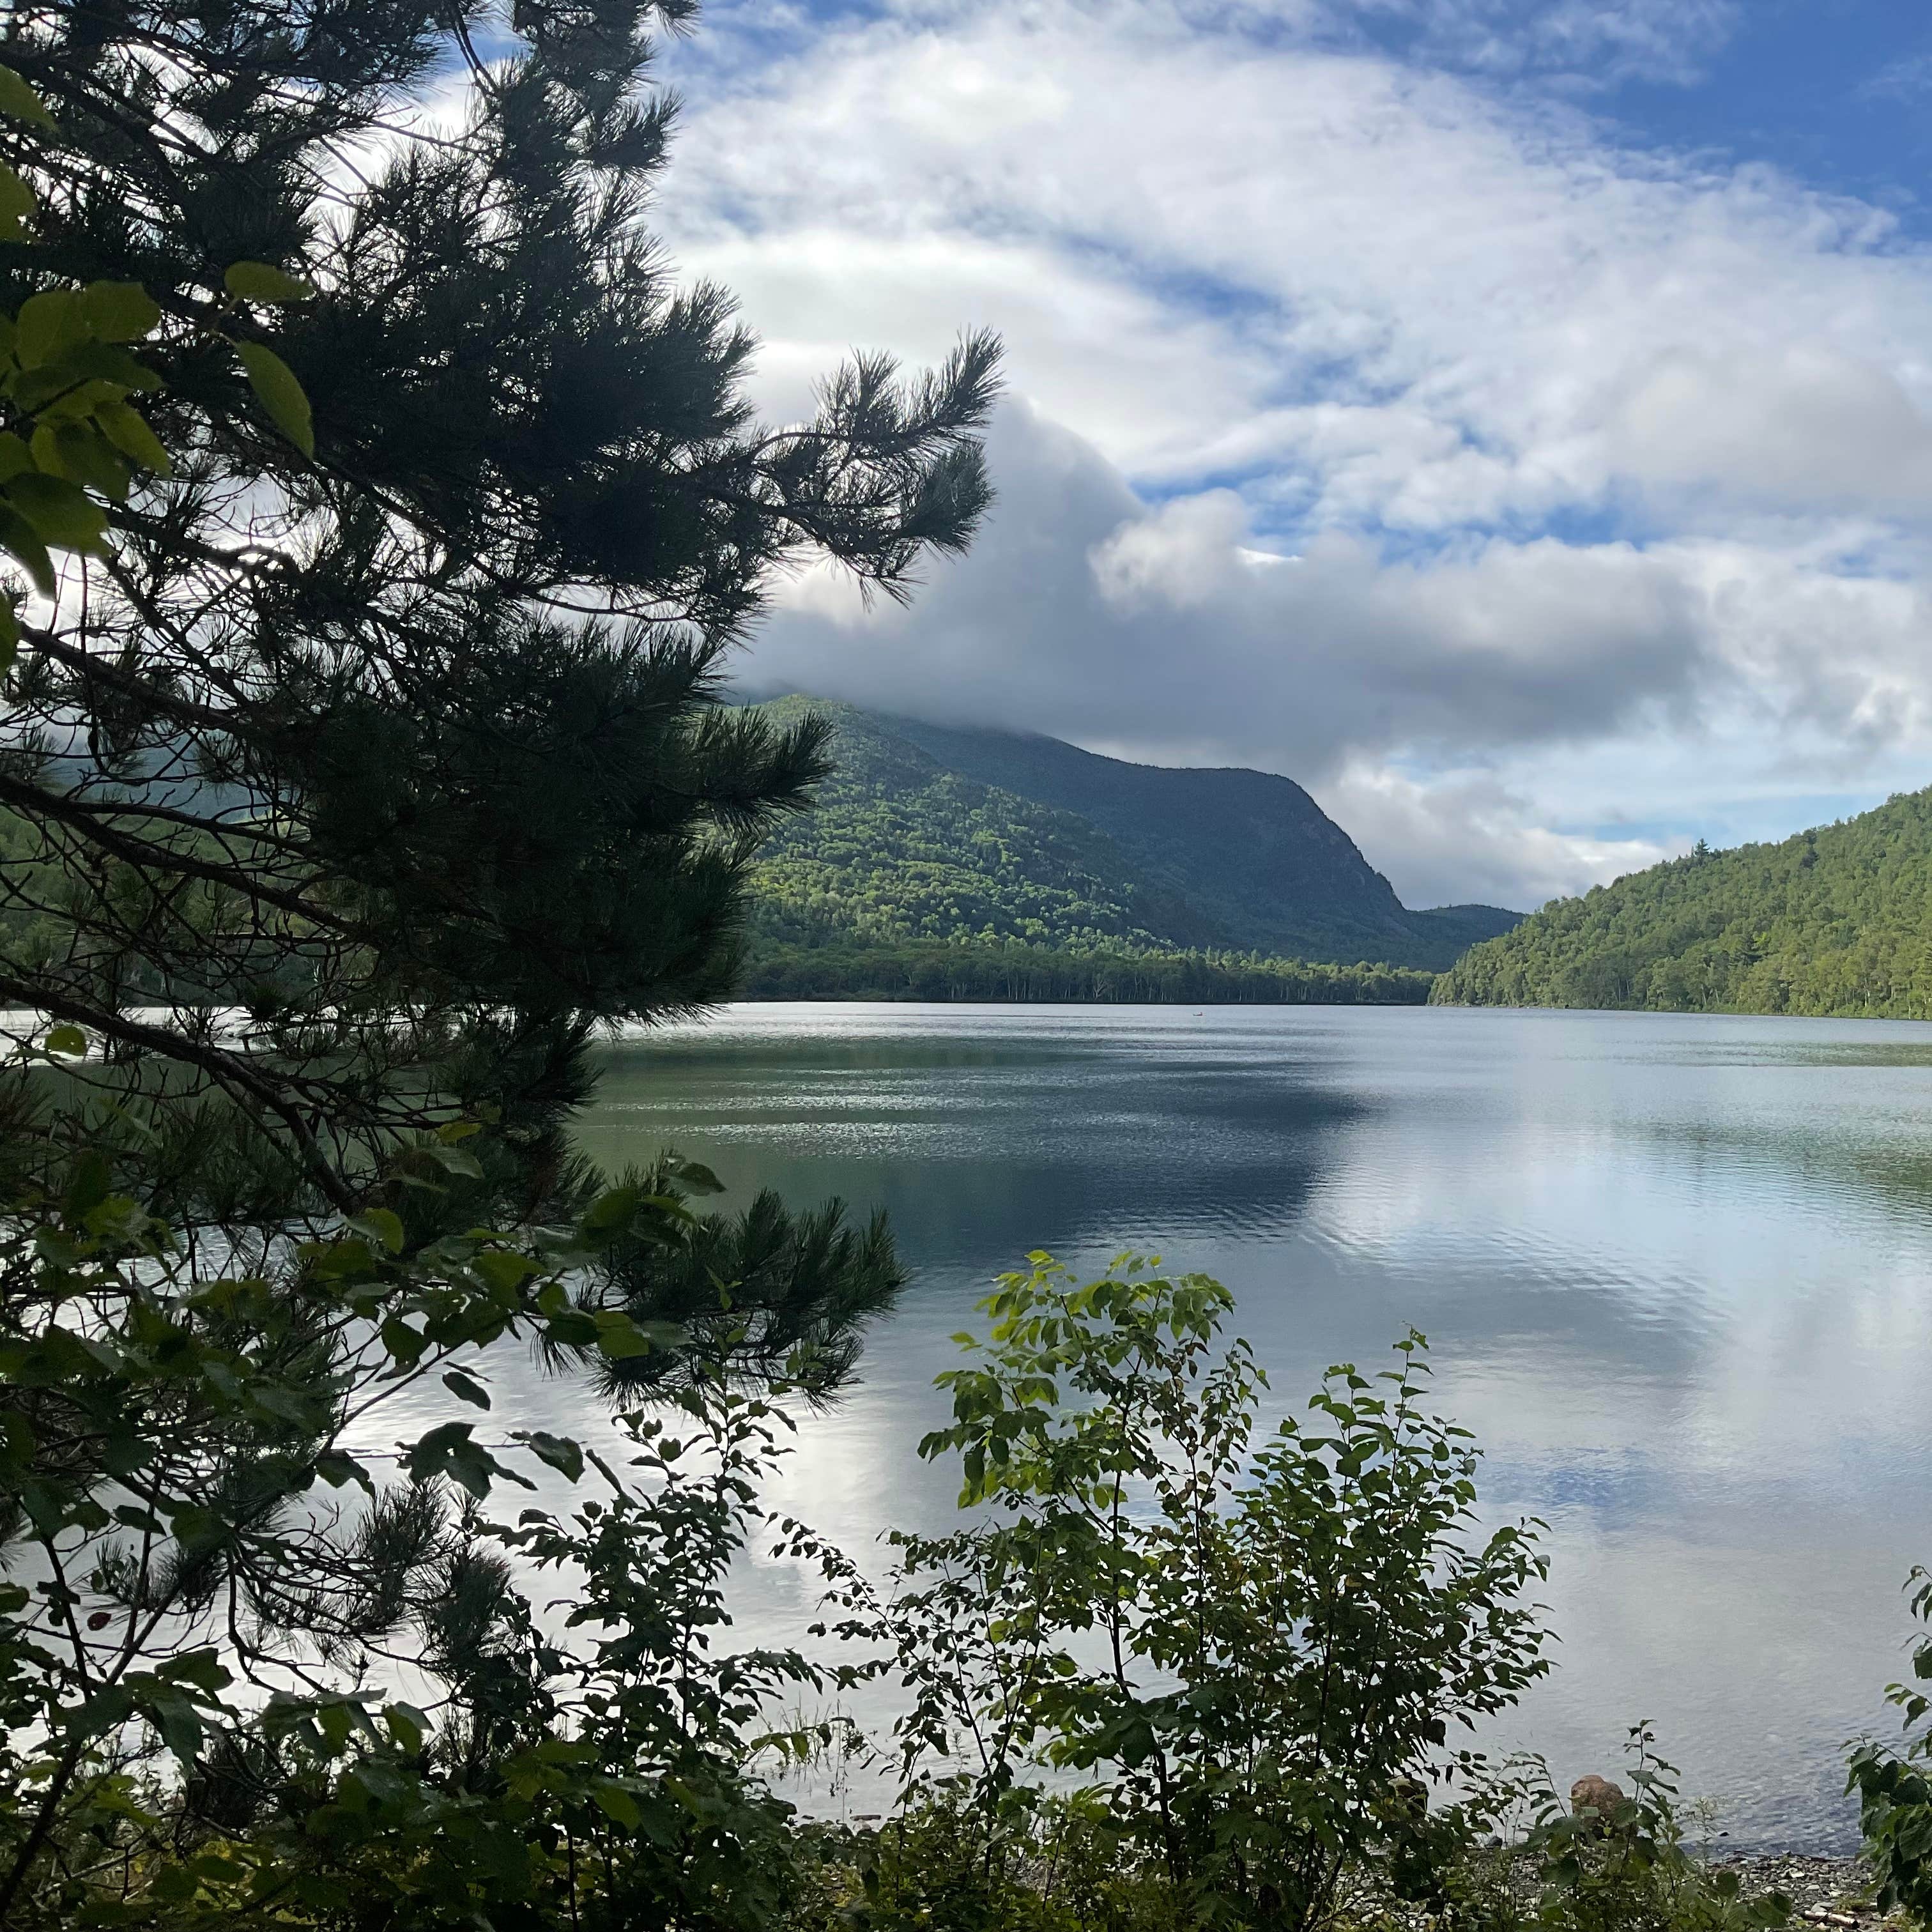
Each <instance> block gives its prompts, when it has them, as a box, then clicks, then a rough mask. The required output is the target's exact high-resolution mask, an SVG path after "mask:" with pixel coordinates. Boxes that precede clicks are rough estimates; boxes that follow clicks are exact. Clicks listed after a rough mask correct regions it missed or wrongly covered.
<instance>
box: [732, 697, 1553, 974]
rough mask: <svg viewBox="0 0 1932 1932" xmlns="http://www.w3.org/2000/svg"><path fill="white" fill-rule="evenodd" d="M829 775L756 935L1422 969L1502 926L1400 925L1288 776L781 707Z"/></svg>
mask: <svg viewBox="0 0 1932 1932" xmlns="http://www.w3.org/2000/svg"><path fill="white" fill-rule="evenodd" d="M761 708H762V709H764V710H766V712H769V713H770V714H772V715H773V716H774V717H775V718H778V719H780V720H783V721H791V720H792V719H793V718H796V717H797V716H800V715H803V714H804V712H805V711H806V710H807V709H814V710H817V711H818V712H821V713H822V714H823V715H826V716H827V717H829V718H831V719H832V721H833V723H834V725H835V736H834V742H833V745H832V757H833V760H834V762H835V766H836V769H835V772H834V774H833V775H832V778H830V779H829V781H827V782H826V783H825V784H823V785H822V786H821V787H820V789H819V791H818V794H817V805H816V807H815V808H814V810H813V811H811V812H810V813H808V814H805V816H804V817H801V818H799V819H796V820H793V821H792V822H791V823H789V824H788V825H787V826H784V828H783V829H781V830H780V831H779V832H778V833H777V834H775V835H774V836H773V837H772V839H771V841H769V844H767V845H766V847H765V850H764V853H763V857H762V859H761V860H760V865H759V866H758V868H757V911H756V915H755V921H756V931H757V935H758V937H759V940H760V943H761V944H763V946H764V947H766V948H767V949H768V948H769V946H770V945H771V944H774V943H776V944H781V945H784V946H787V947H798V946H805V945H830V946H838V947H849V946H850V944H853V943H854V942H860V943H863V942H870V943H874V944H898V945H903V944H908V943H923V944H962V943H977V944H1021V945H1025V946H1028V947H1048V948H1054V949H1058V950H1073V951H1082V952H1085V951H1091V950H1096V949H1102V950H1120V949H1128V950H1142V949H1148V950H1160V951H1163V952H1172V951H1175V950H1196V951H1211V952H1228V953H1259V954H1265V955H1269V956H1277V957H1280V956H1289V957H1292V958H1295V959H1305V960H1313V961H1323V962H1345V963H1346V962H1355V961H1359V960H1373V961H1381V962H1387V963H1389V964H1392V965H1406V966H1413V967H1424V968H1441V967H1443V966H1446V965H1448V964H1449V962H1451V960H1452V959H1454V957H1455V956H1457V953H1460V951H1461V950H1463V948H1464V947H1466V946H1468V945H1469V944H1471V943H1472V941H1475V940H1478V939H1481V938H1487V937H1488V936H1489V935H1491V934H1492V933H1494V932H1498V931H1499V930H1502V929H1506V928H1507V927H1508V926H1509V925H1510V924H1511V923H1513V922H1514V920H1515V919H1516V918H1517V914H1515V913H1507V912H1502V911H1499V910H1496V908H1494V907H1445V908H1442V909H1441V910H1436V911H1433V912H1411V911H1409V910H1407V909H1406V908H1405V907H1403V904H1402V903H1401V901H1400V900H1399V899H1398V898H1397V897H1396V895H1395V893H1394V890H1393V889H1392V888H1391V886H1390V885H1389V883H1388V880H1386V879H1385V878H1384V877H1382V874H1380V873H1379V872H1377V871H1375V870H1374V869H1373V867H1371V866H1370V864H1369V862H1368V861H1367V859H1364V857H1363V856H1362V854H1361V852H1360V851H1359V850H1357V848H1356V847H1355V842H1354V841H1353V840H1352V839H1351V838H1349V835H1348V834H1347V833H1346V832H1344V831H1343V829H1341V827H1340V826H1338V825H1337V824H1336V823H1334V820H1331V819H1330V818H1329V817H1328V816H1327V815H1326V814H1325V813H1324V812H1323V811H1322V809H1321V808H1320V807H1319V805H1316V802H1315V801H1314V800H1313V799H1311V798H1310V796H1308V794H1307V793H1306V792H1305V791H1304V790H1302V789H1301V787H1300V786H1299V785H1298V784H1295V783H1294V782H1293V781H1292V780H1290V779H1288V778H1278V777H1274V776H1272V775H1269V774H1268V773H1265V772H1251V771H1203V770H1172V769H1163V768H1161V767H1158V766H1150V765H1133V764H1127V763H1124V762H1122V761H1121V760H1118V759H1115V758H1105V757H1097V756H1096V755H1095V754H1093V753H1092V752H1089V751H1080V750H1079V749H1077V748H1076V747H1074V746H1073V745H1067V744H1064V743H1062V742H1060V741H1059V740H1058V739H1053V738H1046V737H1037V736H1027V735H1022V734H1020V733H1009V732H999V731H989V730H958V729H956V728H953V727H944V726H939V725H933V724H924V723H921V722H918V721H913V720H911V719H908V718H892V717H886V716H883V715H879V714H876V713H873V712H865V711H861V710H859V709H856V707H854V706H850V705H843V704H821V703H815V702H811V701H810V700H806V699H804V698H802V697H785V698H781V699H778V700H775V701H774V702H773V703H771V704H769V705H767V706H763V707H761Z"/></svg>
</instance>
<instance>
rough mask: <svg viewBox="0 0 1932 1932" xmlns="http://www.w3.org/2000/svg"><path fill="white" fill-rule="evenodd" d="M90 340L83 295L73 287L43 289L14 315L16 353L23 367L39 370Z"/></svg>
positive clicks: (14, 350) (27, 300) (14, 348)
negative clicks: (85, 320)
mask: <svg viewBox="0 0 1932 1932" xmlns="http://www.w3.org/2000/svg"><path fill="white" fill-rule="evenodd" d="M86 340H87V326H86V323H85V322H83V320H82V319H81V314H80V296H79V294H78V293H77V292H76V291H75V290H72V289H43V290H41V291H40V293H39V294H38V295H37V296H28V298H27V299H26V301H25V302H23V303H22V304H21V305H20V313H19V314H17V316H15V317H14V318H13V354H14V356H15V358H16V359H17V361H18V362H19V363H20V367H21V368H23V369H37V368H39V367H40V365H41V364H42V363H43V362H52V361H53V359H54V358H55V356H60V355H63V354H65V353H66V351H68V350H70V349H76V348H78V347H80V344H82V343H83V342H85V341H86Z"/></svg>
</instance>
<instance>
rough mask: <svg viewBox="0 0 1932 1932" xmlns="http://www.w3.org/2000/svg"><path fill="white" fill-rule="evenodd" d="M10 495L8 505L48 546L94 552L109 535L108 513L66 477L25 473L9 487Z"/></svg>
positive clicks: (7, 490)
mask: <svg viewBox="0 0 1932 1932" xmlns="http://www.w3.org/2000/svg"><path fill="white" fill-rule="evenodd" d="M6 492H7V502H10V504H11V505H13V508H15V509H16V510H17V511H19V512H20V514H21V515H22V516H23V517H26V520H27V521H28V523H31V525H32V526H33V527H34V530H35V531H36V532H37V533H38V535H39V536H40V539H41V541H43V542H44V543H48V544H56V545H58V547H60V548H61V549H62V550H95V549H98V547H99V546H100V543H101V538H103V537H104V535H106V534H107V513H106V512H105V511H104V510H102V508H101V506H100V505H99V504H98V503H96V502H92V500H91V499H89V496H88V494H87V492H86V490H83V489H82V488H80V486H79V485H78V484H73V483H70V482H68V481H67V479H66V478H65V477H61V476H47V475H43V474H41V472H39V471H38V470H33V469H29V470H23V472H21V473H20V475H18V476H16V477H14V478H12V479H11V480H10V481H9V482H8V483H7V485H6ZM9 547H11V546H9Z"/></svg>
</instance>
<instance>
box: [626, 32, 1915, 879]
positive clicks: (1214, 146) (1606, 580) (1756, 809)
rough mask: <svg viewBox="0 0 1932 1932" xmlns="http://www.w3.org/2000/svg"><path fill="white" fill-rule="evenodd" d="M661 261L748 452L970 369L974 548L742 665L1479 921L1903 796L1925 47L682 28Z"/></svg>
mask: <svg viewBox="0 0 1932 1932" xmlns="http://www.w3.org/2000/svg"><path fill="white" fill-rule="evenodd" d="M666 68H667V74H668V76H669V77H670V78H671V79H672V80H674V81H675V82H676V84H677V85H678V86H679V87H680V89H682V92H683V93H684V95H685V99H686V103H687V111H686V115H685V121H684V123H683V126H682V132H681V134H680V136H679V145H678V147H677V148H676V152H675V154H674V157H673V163H672V166H671V169H670V172H669V173H668V175H667V178H666V181H665V184H664V192H663V197H662V201H661V207H660V211H659V213H660V220H661V225H662V226H664V229H665V231H666V233H667V239H668V240H669V242H670V246H671V248H672V249H673V254H674V255H675V257H676V259H677V260H678V261H679V263H680V264H681V265H682V267H683V268H684V269H685V270H686V271H687V272H691V273H703V274H706V275H714V276H715V277H716V278H718V279H719V280H721V281H723V282H724V283H725V284H727V286H729V287H731V288H733V290H736V291H737V292H738V293H739V296H740V297H741V299H742V306H743V310H744V313H745V317H746V319H747V320H748V322H749V323H751V325H752V326H753V327H754V329H755V330H756V331H757V333H758V335H760V338H761V339H762V340H763V344H764V345H765V347H764V350H763V355H762V356H761V359H760V367H759V374H758V377H757V383H758V387H759V390H760V400H761V401H762V402H763V404H764V406H765V407H766V408H767V409H768V410H769V411H770V412H771V413H773V414H774V415H777V416H785V415H788V414H791V413H796V412H797V411H799V410H802V408H804V407H805V406H806V404H807V403H808V398H809V395H810V391H811V383H812V381H813V380H814V377H817V375H819V374H822V373H823V371H825V370H826V368H828V367H829V365H831V364H832V363H833V362H835V361H836V360H837V359H838V357H839V356H840V355H841V354H842V353H844V351H845V350H847V348H849V347H852V346H855V345H863V346H865V347H884V348H887V349H891V350H895V351H896V352H898V353H901V354H902V355H903V356H904V357H906V358H907V360H908V361H909V362H919V361H922V360H929V359H932V358H933V357H934V356H938V355H940V354H943V353H944V350H945V349H946V347H947V345H948V344H949V343H950V341H951V340H952V339H953V336H954V335H955V334H956V332H957V331H958V330H959V329H961V328H962V327H965V326H983V325H989V326H994V327H996V328H998V329H999V330H1000V331H1001V333H1002V334H1003V335H1004V338H1005V339H1006V341H1007V346H1008V354H1009V362H1008V368H1009V374H1010V397H1009V401H1008V402H1007V404H1006V405H1005V406H1004V407H1003V409H1002V411H1001V416H1000V419H999V420H998V422H997V423H996V425H995V429H994V433H993V437H992V453H993V456H994V460H995V472H996V475H995V480H996V481H997V483H998V485H999V487H1000V489H1001V503H1000V505H999V508H998V511H996V513H995V517H994V519H993V520H992V523H991V524H990V526H989V529H988V530H987V532H986V535H985V537H984V538H983V541H982V542H981V543H980V545H979V546H978V547H977V549H976V551H975V553H974V555H973V556H971V557H970V558H969V559H967V560H966V561H965V562H963V563H961V564H959V565H944V566H939V567H936V568H935V569H934V570H933V571H932V573H931V574H930V580H929V583H928V584H927V586H926V589H925V591H924V592H923V594H922V595H921V597H920V598H919V599H918V600H917V601H916V603H915V604H914V605H913V607H912V608H911V609H910V610H909V611H907V612H904V613H901V612H898V611H895V610H890V609H879V608H873V609H869V610H868V609H866V608H864V607H862V606H860V605H859V603H858V602H857V601H856V599H855V598H853V596H852V595H851V593H850V588H849V586H843V585H841V583H838V581H837V580H835V579H834V578H833V577H830V576H829V575H827V574H824V573H822V572H818V571H807V572H805V573H804V574H802V575H801V576H799V577H798V578H796V580H793V581H792V582H790V583H788V584H787V586H785V587H784V590H783V592H782V593H781V597H780V598H779V605H778V609H777V610H775V613H774V614H773V616H772V619H771V621H770V622H769V624H768V625H766V628H765V629H764V631H763V632H762V633H761V634H760V638H759V640H758V641H757V644H756V646H755V647H754V651H753V652H752V655H751V658H750V660H749V661H748V666H747V671H748V676H750V677H751V679H753V680H754V681H755V682H758V683H760V684H763V685H777V684H784V685H795V686H799V687H802V688H810V689H814V690H817V691H823V692H825V693H826V694H835V695H839V696H844V697H853V698H855V699H857V700H860V701H871V702H874V703H884V704H892V705H897V706H901V707H902V708H906V709H920V710H925V711H927V712H933V713H936V714H942V715H949V716H958V717H970V718H978V719H983V720H985V721H992V722H1000V723H1006V724H1016V725H1030V726H1033V727H1037V728H1040V729H1043V730H1050V731H1054V732H1057V733H1060V734H1061V735H1064V736H1069V737H1072V738H1074V739H1078V740H1079V742H1082V743H1085V744H1088V745H1094V746H1095V747H1097V748H1103V749H1108V750H1112V751H1117V752H1119V753H1121V754H1125V755H1129V756H1134V757H1146V758H1151V759H1155V760H1162V761H1167V762H1190V763H1249V764H1256V765H1260V766H1265V767H1268V768H1270V769H1277V770H1281V771H1286V772H1290V773H1292V775H1295V777H1297V778H1300V779H1301V781H1303V782H1304V783H1305V784H1308V785H1309V786H1310V789H1311V790H1313V791H1314V792H1315V793H1316V795H1317V796H1318V797H1319V798H1321V799H1322V802H1324V803H1325V804H1326V805H1328V807H1329V808H1330V809H1331V811H1333V812H1334V814H1335V815H1336V816H1337V817H1338V818H1339V819H1340V820H1341V822H1342V823H1343V824H1344V825H1346V826H1348V827H1349V829H1350V830H1351V831H1352V832H1354V833H1355V835H1356V836H1357V838H1358V841H1360V842H1361V844H1362V845H1363V847H1364V849H1365V850H1367V852H1368V853H1369V855H1370V857H1371V858H1372V859H1374V860H1375V861H1376V862H1377V863H1378V864H1379V865H1382V867H1383V868H1384V869H1385V870H1386V871H1388V872H1389V874H1390V875H1391V877H1392V878H1393V879H1394V882H1395V883H1396V885H1397V888H1398V889H1399V890H1400V891H1401V892H1403V895H1404V896H1405V897H1406V898H1409V900H1410V901H1411V902H1412V903H1421V902H1430V901H1439V900H1448V899H1461V898H1487V899H1492V900H1497V901H1502V902H1504V903H1508V904H1519V905H1526V904H1535V903H1537V902H1539V901H1541V899H1542V898H1546V897H1548V896H1550V895H1552V894H1553V893H1555V892H1563V891H1571V890H1575V889H1578V888H1580V886H1584V885H1587V884H1588V883H1591V882H1592V880H1597V879H1601V878H1606V877H1611V876H1614V875H1615V874H1616V873H1617V872H1619V871H1625V870H1628V869H1630V868H1632V867H1633V866H1634V865H1641V864H1644V863H1647V862H1650V861H1651V860H1652V859H1655V858H1656V857H1658V856H1661V855H1663V854H1664V853H1669V852H1673V851H1676V850H1682V849H1685V848H1686V847H1688V845H1689V844H1691V843H1692V842H1693V841H1694V840H1695V839H1696V838H1698V837H1699V836H1700V835H1702V836H1705V837H1708V838H1710V839H1711V840H1712V841H1713V842H1714V843H1729V842H1733V841H1736V840H1738V839H1741V838H1750V837H1765V836H1775V835H1782V834H1783V833H1785V832H1790V831H1792V830H1795V829H1798V828H1799V827H1800V826H1802V825H1804V824H1806V823H1811V822H1814V821H1816V820H1817V819H1819V818H1820V817H1831V816H1835V815H1837V814H1840V813H1842V812H1844V811H1852V810H1855V809H1858V808H1861V807H1862V806H1864V805H1867V804H1869V803H1871V802H1875V801H1876V799H1879V798H1881V797H1882V796H1884V795H1885V793H1887V792H1888V791H1890V790H1897V789H1903V788H1906V787H1917V786H1918V785H1921V784H1924V783H1926V782H1928V781H1932V650H1928V648H1927V646H1928V645H1932V623H1928V617H1932V602H1928V598H1927V590H1928V588H1932V193H1928V190H1927V184H1928V183H1932V13H1927V12H1926V11H1924V10H1921V9H1919V8H1917V7H1906V6H1904V5H1897V4H1891V5H1884V4H1879V0H1841V4H1826V0H1748V4H1739V0H971V4H968V0H873V4H868V5H862V6H844V5H826V4H817V5H790V6H787V5H783V4H774V0H712V4H711V5H709V7H708V9H707V10H706V13H705V15H704V16H703V19H702V20H700V24H699V28H698V31H697V34H696V35H695V36H694V37H693V38H691V40H688V41H686V42H683V43H679V44H678V45H676V46H675V47H673V49H670V52H669V53H668V55H667V62H666Z"/></svg>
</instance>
